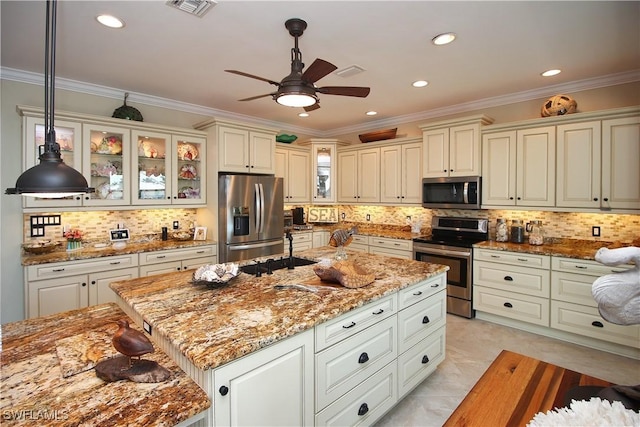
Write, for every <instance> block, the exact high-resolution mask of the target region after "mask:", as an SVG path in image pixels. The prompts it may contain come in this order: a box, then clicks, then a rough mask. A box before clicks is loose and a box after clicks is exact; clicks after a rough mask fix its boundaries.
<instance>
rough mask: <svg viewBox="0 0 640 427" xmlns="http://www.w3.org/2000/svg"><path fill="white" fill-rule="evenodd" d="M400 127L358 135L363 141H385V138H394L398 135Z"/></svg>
mask: <svg viewBox="0 0 640 427" xmlns="http://www.w3.org/2000/svg"><path fill="white" fill-rule="evenodd" d="M397 131H398V128H393V129H385V130H378V131H375V132H369V133H363V134H360V135H358V137H359V138H360V141H362V142H374V141H383V140H385V139H393V138H395V137H396V132H397Z"/></svg>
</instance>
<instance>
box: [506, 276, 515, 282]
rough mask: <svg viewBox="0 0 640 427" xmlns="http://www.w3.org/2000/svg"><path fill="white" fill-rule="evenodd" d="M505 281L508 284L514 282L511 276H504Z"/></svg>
mask: <svg viewBox="0 0 640 427" xmlns="http://www.w3.org/2000/svg"><path fill="white" fill-rule="evenodd" d="M504 280H506V281H507V282H513V277H511V276H504Z"/></svg>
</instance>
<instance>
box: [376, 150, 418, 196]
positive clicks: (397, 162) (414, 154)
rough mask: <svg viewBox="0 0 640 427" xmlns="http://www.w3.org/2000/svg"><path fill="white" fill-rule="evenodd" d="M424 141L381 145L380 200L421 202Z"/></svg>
mask: <svg viewBox="0 0 640 427" xmlns="http://www.w3.org/2000/svg"><path fill="white" fill-rule="evenodd" d="M421 176H422V141H419V142H412V143H403V144H398V145H390V146H384V147H380V202H381V203H392V204H420V203H421V200H422V199H421V195H422V185H421V182H422V180H421V179H420V177H421Z"/></svg>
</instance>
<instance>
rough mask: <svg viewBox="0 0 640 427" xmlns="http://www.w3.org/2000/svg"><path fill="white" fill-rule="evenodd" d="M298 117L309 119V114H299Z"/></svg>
mask: <svg viewBox="0 0 640 427" xmlns="http://www.w3.org/2000/svg"><path fill="white" fill-rule="evenodd" d="M298 117H309V113H300V114H298Z"/></svg>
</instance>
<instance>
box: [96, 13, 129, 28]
mask: <svg viewBox="0 0 640 427" xmlns="http://www.w3.org/2000/svg"><path fill="white" fill-rule="evenodd" d="M96 19H97V20H98V22H99V23H101V24H102V25H104V26H105V27H109V28H122V27H124V21H123V20H122V19H120V18H116V17H115V16H113V15H98V16H96Z"/></svg>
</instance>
